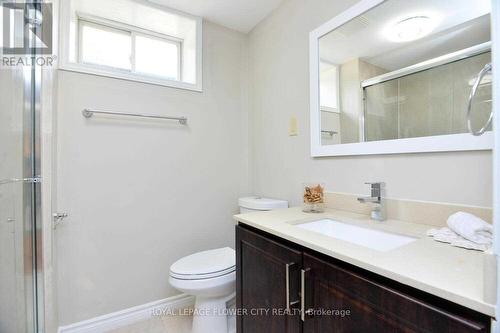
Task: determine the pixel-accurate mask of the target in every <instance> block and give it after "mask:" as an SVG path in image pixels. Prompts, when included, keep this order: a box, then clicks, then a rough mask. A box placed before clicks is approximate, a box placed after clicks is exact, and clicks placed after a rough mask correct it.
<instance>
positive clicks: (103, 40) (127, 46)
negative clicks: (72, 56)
mask: <svg viewBox="0 0 500 333" xmlns="http://www.w3.org/2000/svg"><path fill="white" fill-rule="evenodd" d="M112 26H113V23H108V24H106V25H105V24H101V23H95V22H91V21H90V20H88V19H87V20H86V19H82V18H81V19H80V20H79V29H80V34H79V38H80V41H79V49H78V51H79V62H80V63H82V64H86V65H95V66H106V67H109V68H112V69H117V70H123V71H128V72H131V73H137V74H143V75H150V76H157V77H159V78H165V79H169V80H180V78H181V63H180V59H181V48H182V42H181V41H180V40H176V39H174V38H172V37H169V36H161V35H159V34H157V33H154V32H147V31H146V32H145V31H142V30H141V31H139V29H136V28H134V27H126V26H124V25H120V26H121V27H120V28H118V27H117V28H115V27H112Z"/></svg>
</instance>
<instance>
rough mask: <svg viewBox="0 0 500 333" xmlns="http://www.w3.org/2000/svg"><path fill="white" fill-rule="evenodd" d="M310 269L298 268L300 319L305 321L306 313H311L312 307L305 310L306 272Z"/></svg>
mask: <svg viewBox="0 0 500 333" xmlns="http://www.w3.org/2000/svg"><path fill="white" fill-rule="evenodd" d="M310 270H311V269H310V268H306V269H301V270H300V319H301V320H302V321H306V315H310V314H312V313H313V309H307V310H306V273H307V272H309V271H310Z"/></svg>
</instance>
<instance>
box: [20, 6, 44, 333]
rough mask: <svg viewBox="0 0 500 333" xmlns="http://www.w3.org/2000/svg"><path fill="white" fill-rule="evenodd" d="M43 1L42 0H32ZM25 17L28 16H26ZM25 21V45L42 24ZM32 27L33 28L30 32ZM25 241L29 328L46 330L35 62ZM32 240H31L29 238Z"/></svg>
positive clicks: (26, 74) (29, 85) (27, 115)
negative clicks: (28, 285) (28, 284)
mask: <svg viewBox="0 0 500 333" xmlns="http://www.w3.org/2000/svg"><path fill="white" fill-rule="evenodd" d="M33 3H40V4H41V3H42V1H37V0H35V1H33ZM25 16H26V15H25ZM27 20H28V18H26V17H25V22H24V30H25V31H24V45H25V47H26V48H28V47H29V45H30V43H31V42H30V39H32V38H33V32H34V31H33V30H37V31H36V33H37V34H38V33H39V30H40V29H41V28H40V26H39V25H29V24H28V21H27ZM30 30H31V31H30ZM29 50H30V51H29V52H28V51H27V52H26V55H27V56H31V57H36V56H39V54H37V52H36V48H31V49H29ZM23 80H24V101H23V219H24V220H23V224H24V228H23V240H24V241H26V242H27V243H29V244H26V243H24V242H23V249H24V263H25V264H24V267H25V270H24V276H25V284H26V283H30V284H31V288H26V290H25V292H26V293H25V300H26V313H27V316H26V319H27V327H26V328H27V330H32V331H33V332H35V333H41V332H44V289H43V286H44V275H43V244H42V241H43V235H42V231H43V228H42V209H41V203H42V201H41V181H42V180H41V89H42V85H41V82H42V70H41V67H40V66H38V65H36V62H35V64H34V65H33V66H31V67H24V68H23ZM28 240H29V241H28Z"/></svg>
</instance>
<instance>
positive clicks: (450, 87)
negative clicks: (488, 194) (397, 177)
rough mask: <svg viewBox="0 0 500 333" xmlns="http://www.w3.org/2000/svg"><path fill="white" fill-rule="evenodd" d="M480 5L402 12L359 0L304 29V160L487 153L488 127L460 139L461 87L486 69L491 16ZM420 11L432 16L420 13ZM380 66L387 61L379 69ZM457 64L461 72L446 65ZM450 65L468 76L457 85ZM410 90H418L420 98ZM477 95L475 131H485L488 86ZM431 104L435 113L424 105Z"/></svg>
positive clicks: (435, 5) (385, 3)
mask: <svg viewBox="0 0 500 333" xmlns="http://www.w3.org/2000/svg"><path fill="white" fill-rule="evenodd" d="M481 2H482V5H481V6H476V7H474V8H475V9H471V8H469V5H470V3H469V4H468V3H467V2H461V3H460V4H457V6H455V7H456V8H455V7H454V8H453V10H452V8H448V7H447V6H448V5H447V4H444V3H442V2H439V1H433V0H426V1H424V2H423V3H420V2H418V1H412V2H410V3H408V6H405V8H401V7H400V6H397V4H396V3H395V2H394V1H392V0H363V1H360V2H359V3H357V4H356V5H354V6H352V7H351V8H349V9H348V10H346V11H344V12H343V13H341V14H340V15H338V16H336V17H334V18H333V19H331V20H330V21H328V22H326V23H324V24H322V25H321V26H319V27H318V28H316V29H315V30H313V31H312V32H311V33H310V36H309V53H310V57H309V59H310V126H311V156H313V157H323V156H345V155H373V154H399V153H421V152H447V151H474V150H491V149H492V148H493V132H492V131H491V128H488V131H487V132H486V133H485V135H483V136H481V137H473V136H471V135H469V134H468V131H467V126H466V109H467V102H466V100H465V97H464V98H462V96H468V95H469V91H470V88H469V87H468V86H467V83H468V82H469V81H470V80H471V79H474V78H475V77H476V76H477V73H478V72H479V70H480V69H481V68H483V66H484V65H485V64H484V63H487V62H489V61H491V42H490V41H491V34H490V23H489V22H490V12H491V11H490V6H488V3H487V2H486V4H484V2H485V1H481ZM426 7H430V8H432V12H426V11H424V10H425V9H426ZM420 9H422V11H420V12H421V13H422V14H418V13H419V10H420ZM450 11H453V15H450V14H449V12H450ZM434 12H436V13H434ZM415 13H417V14H418V15H417V14H415ZM433 13H434V14H433ZM463 25H468V26H470V27H471V29H472V30H471V31H474V33H471V34H469V35H468V36H469V38H468V39H467V38H463V36H459V35H460V32H459V33H458V34H457V33H455V32H456V31H455V30H457V29H458V30H459V28H460V27H461V26H463ZM450 31H451V32H453V35H454V36H453V37H452V38H448V37H449V36H450V34H451V32H450ZM363 36H365V37H363ZM367 36H368V37H367ZM445 37H446V38H445ZM363 38H365V40H360V39H363ZM354 40H355V41H356V42H355V43H356V44H353V41H354ZM405 43H406V44H405ZM410 50H413V51H412V52H409V51H410ZM409 55H411V56H409ZM384 58H391V59H395V60H396V61H392V62H390V63H387V61H385V60H383V59H384ZM353 59H354V60H353ZM445 60H446V61H445ZM325 61H328V62H329V63H331V64H332V65H336V66H338V68H339V72H340V79H339V86H340V104H339V108H338V113H339V125H338V126H339V128H338V129H337V130H336V131H335V133H334V136H337V138H334V140H325V139H324V132H325V126H326V125H325V123H324V122H325V119H324V117H322V104H321V103H322V101H321V100H322V98H321V96H322V95H324V91H322V90H324V88H323V89H322V87H324V85H322V77H321V74H320V73H321V64H322V63H323V62H325ZM459 61H462V63H460V64H463V65H454V62H459ZM353 64H355V66H352V65H353ZM471 64H472V66H471ZM348 66H349V68H348ZM446 66H448V67H446ZM452 66H462V67H463V68H474V70H470V73H469V72H467V71H465V72H466V74H464V75H463V77H458V75H457V74H455V73H458V72H459V71H457V70H454V69H453V68H451V67H452ZM476 67H477V68H478V69H477V71H476ZM438 72H439V73H441V74H437V73H438ZM443 73H448V74H443ZM437 77H439V80H437V79H435V78H437ZM438 81H439V82H438ZM417 83H420V85H418V84H417ZM420 86H422V87H426V88H425V89H423V90H421V91H420V90H419V87H420ZM457 87H458V88H457ZM391 89H392V90H391ZM488 89H490V91H488ZM482 91H483V92H482V98H483V99H482V100H481V101H478V102H477V103H476V106H475V107H476V108H477V111H476V112H475V115H474V116H475V117H476V118H475V123H476V124H479V123H481V124H484V123H486V122H485V121H484V122H483V118H484V114H486V112H485V111H486V109H487V108H490V109H491V100H492V98H491V88H489V86H488V87H487V85H486V84H485V85H483V87H482ZM426 94H427V95H428V96H427V95H426ZM456 96H458V97H456ZM435 100H439V103H440V106H439V107H437V106H436V105H437V104H436V105H435V104H432V103H435V102H434V101H435ZM441 102H442V103H441ZM479 104H481V106H478V105H479ZM438 109H439V111H437V110H438ZM438 114H439V115H438ZM488 114H489V113H488Z"/></svg>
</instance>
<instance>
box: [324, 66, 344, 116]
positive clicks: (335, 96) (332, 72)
mask: <svg viewBox="0 0 500 333" xmlns="http://www.w3.org/2000/svg"><path fill="white" fill-rule="evenodd" d="M320 83H321V84H320V104H321V110H322V111H326V112H340V108H339V70H338V66H336V65H333V64H330V63H328V62H325V61H321V63H320Z"/></svg>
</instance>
